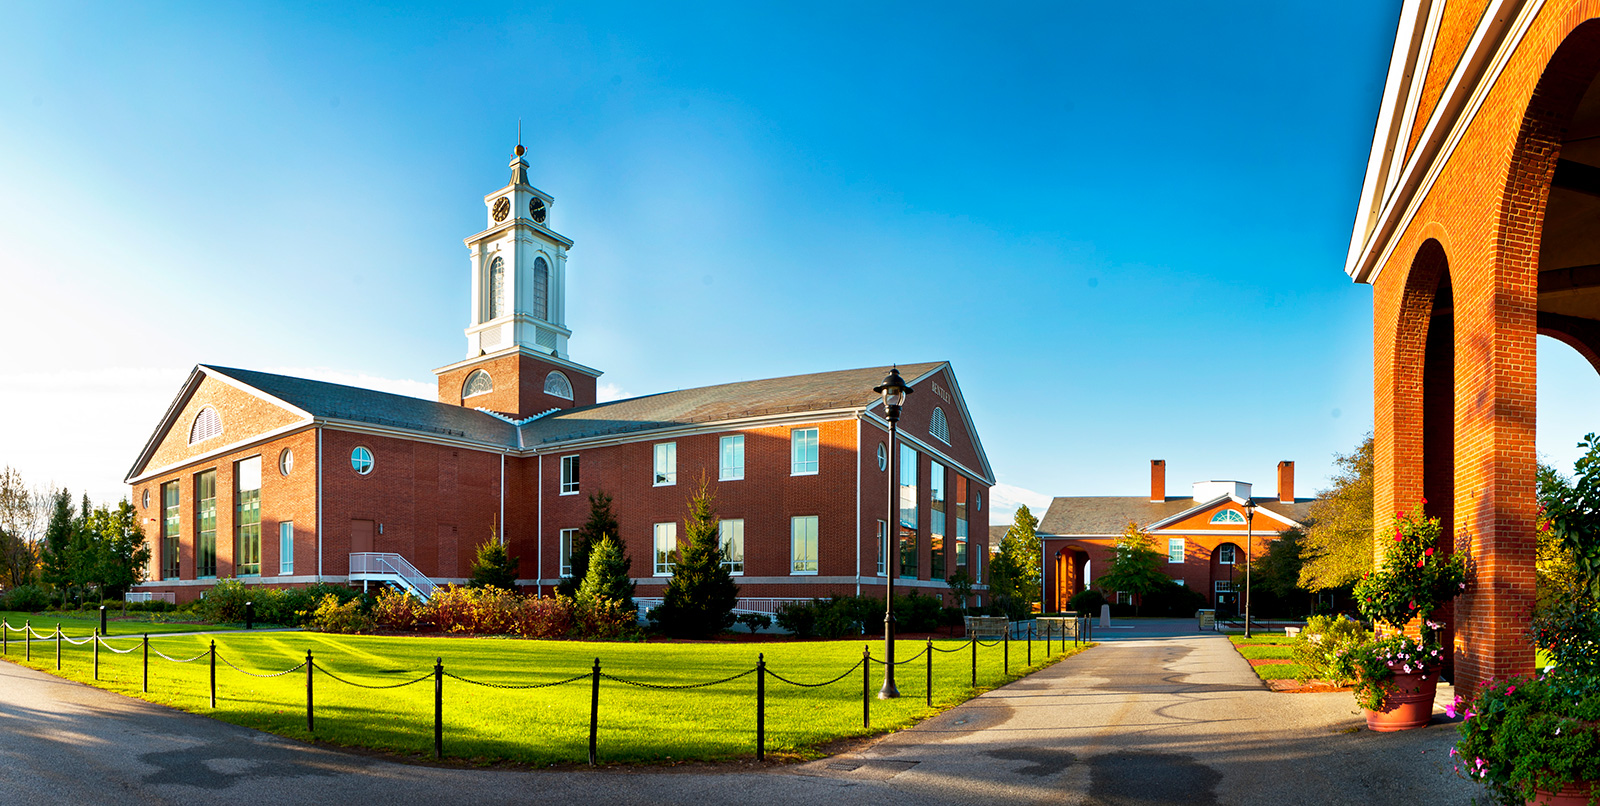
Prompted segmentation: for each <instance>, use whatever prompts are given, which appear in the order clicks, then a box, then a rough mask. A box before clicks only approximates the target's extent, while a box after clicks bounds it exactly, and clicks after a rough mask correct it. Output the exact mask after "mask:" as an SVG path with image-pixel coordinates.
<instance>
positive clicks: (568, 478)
mask: <svg viewBox="0 0 1600 806" xmlns="http://www.w3.org/2000/svg"><path fill="white" fill-rule="evenodd" d="M577 492H578V457H577V456H563V457H561V494H562V495H574V494H576V493H577Z"/></svg>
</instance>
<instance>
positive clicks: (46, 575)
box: [39, 489, 78, 592]
mask: <svg viewBox="0 0 1600 806" xmlns="http://www.w3.org/2000/svg"><path fill="white" fill-rule="evenodd" d="M49 497H50V519H49V523H48V525H46V526H45V530H44V541H43V545H42V546H41V547H40V548H41V551H40V558H39V559H40V560H41V565H42V569H41V571H42V573H41V574H40V576H41V577H42V578H43V581H44V583H45V584H47V585H50V586H51V587H54V588H56V589H57V590H61V591H63V592H64V591H66V590H67V589H69V588H70V587H71V586H72V583H73V567H74V561H73V557H72V552H73V542H74V540H73V539H74V538H75V537H76V536H77V532H78V514H77V513H76V512H74V511H73V509H72V493H70V492H68V491H66V490H64V489H63V490H57V491H55V492H52V493H50V494H49Z"/></svg>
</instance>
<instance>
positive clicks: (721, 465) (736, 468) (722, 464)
mask: <svg viewBox="0 0 1600 806" xmlns="http://www.w3.org/2000/svg"><path fill="white" fill-rule="evenodd" d="M717 456H718V459H717V481H738V480H739V479H742V478H744V434H736V435H734V436H731V437H723V438H722V440H721V444H720V445H719V446H718V448H717Z"/></svg>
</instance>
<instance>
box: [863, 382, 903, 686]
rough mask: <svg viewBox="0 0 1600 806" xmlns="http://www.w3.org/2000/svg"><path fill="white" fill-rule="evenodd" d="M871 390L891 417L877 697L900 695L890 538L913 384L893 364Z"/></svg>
mask: <svg viewBox="0 0 1600 806" xmlns="http://www.w3.org/2000/svg"><path fill="white" fill-rule="evenodd" d="M872 391H874V392H877V393H879V394H881V395H883V413H884V416H886V417H888V418H889V520H887V521H885V523H884V525H885V527H886V528H885V529H884V535H883V553H884V558H883V575H884V577H886V578H887V579H888V581H889V597H888V599H886V600H885V601H884V606H883V645H884V655H885V661H884V664H883V688H881V689H878V699H880V700H888V699H893V698H895V697H899V696H900V690H899V689H897V688H895V686H894V577H895V573H896V572H897V569H896V568H895V565H894V561H895V557H896V556H898V555H899V553H900V551H899V548H900V547H899V545H898V540H895V539H891V537H892V536H893V535H895V534H896V533H897V532H898V531H899V530H898V527H899V524H900V517H899V515H898V514H897V513H896V512H895V483H896V482H897V481H898V480H897V479H896V478H895V470H896V468H897V467H898V465H897V463H896V461H897V460H898V458H899V453H898V451H897V450H896V448H895V444H894V438H895V434H896V425H895V424H896V423H898V422H900V406H901V405H902V404H903V403H905V401H906V395H909V394H911V387H909V386H907V385H906V382H905V381H904V380H902V379H901V378H900V368H899V367H893V368H891V369H890V370H889V375H888V377H886V378H884V379H883V385H882V386H875V387H873V389H872Z"/></svg>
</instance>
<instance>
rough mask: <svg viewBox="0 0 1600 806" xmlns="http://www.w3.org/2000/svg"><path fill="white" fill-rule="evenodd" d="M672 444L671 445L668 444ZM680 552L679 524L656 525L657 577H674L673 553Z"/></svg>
mask: <svg viewBox="0 0 1600 806" xmlns="http://www.w3.org/2000/svg"><path fill="white" fill-rule="evenodd" d="M668 444H671V443H668ZM658 447H659V446H658ZM677 550H678V524H676V523H658V524H656V537H655V558H656V567H655V575H656V576H658V577H669V576H672V566H673V562H672V561H673V557H672V553H673V552H675V551H677Z"/></svg>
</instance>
